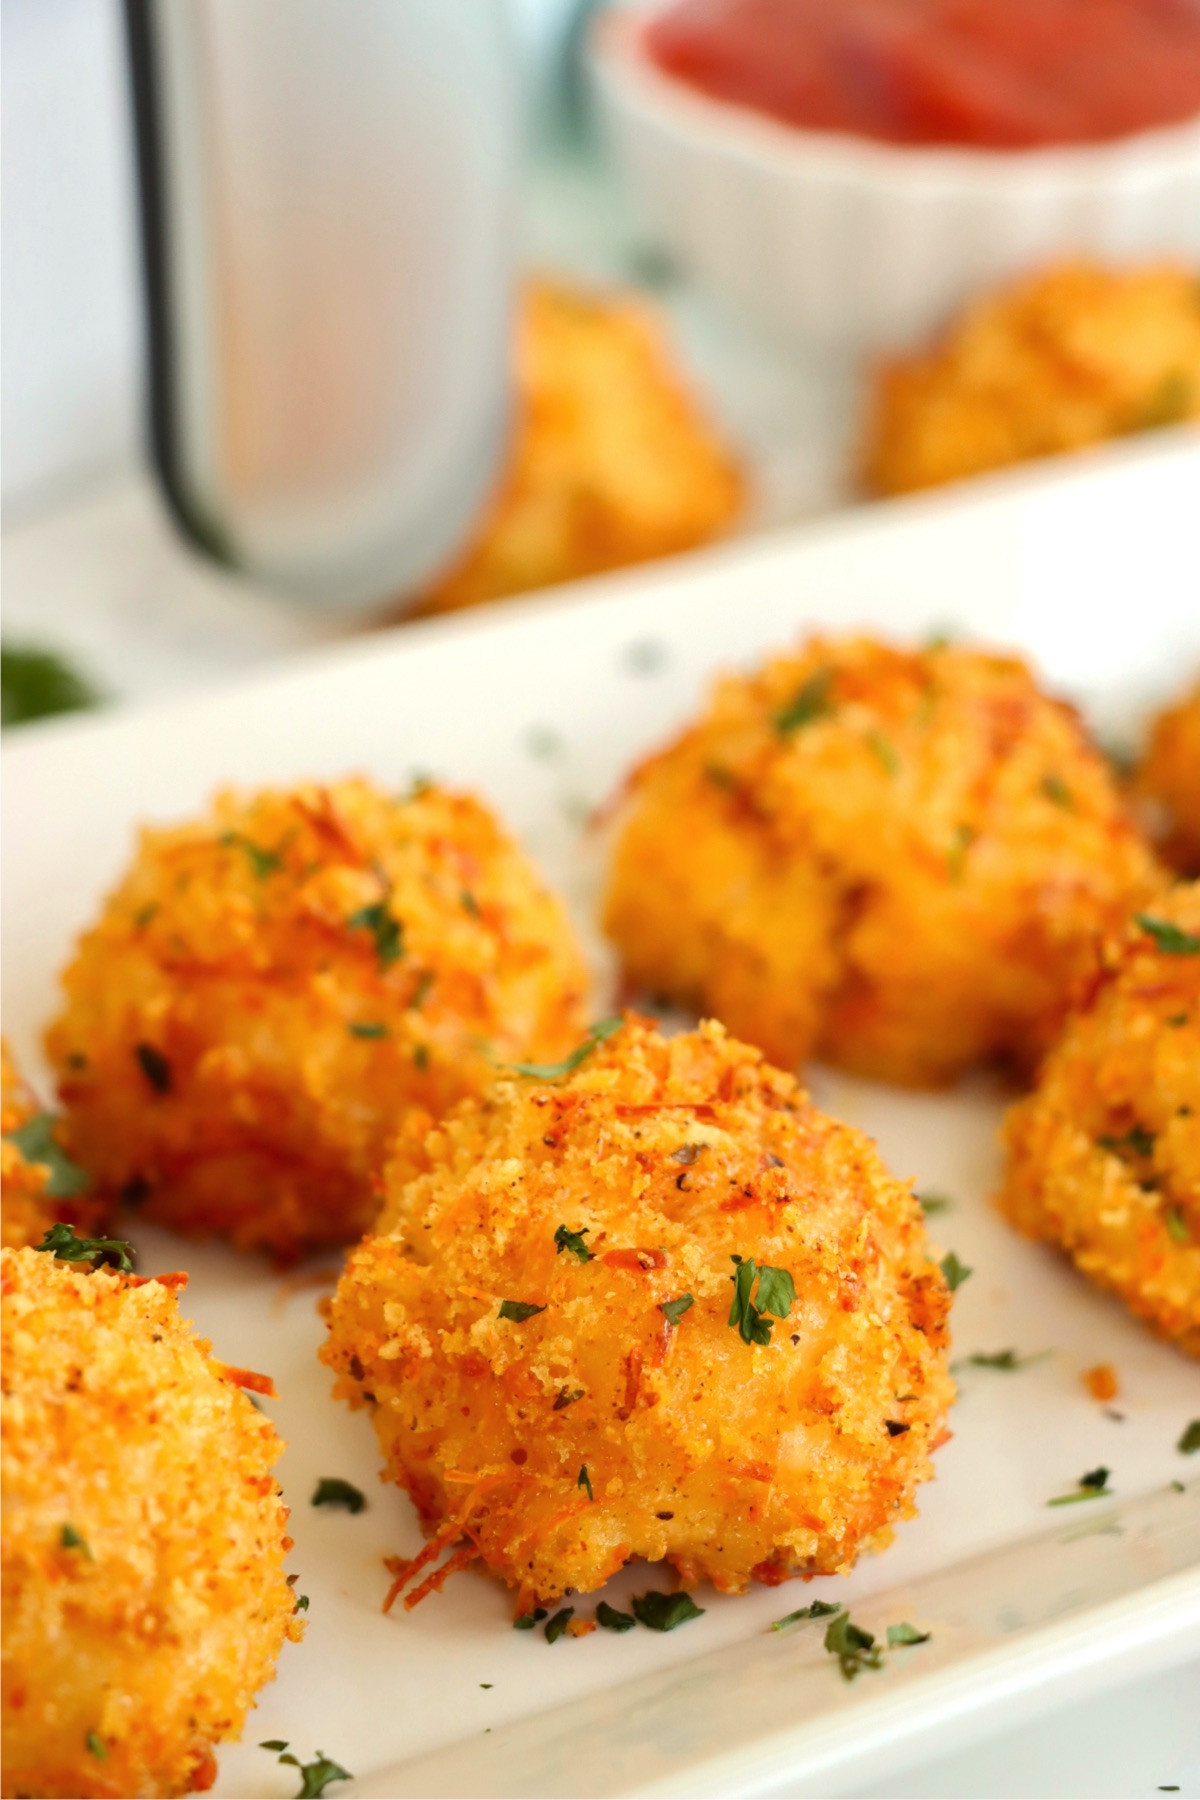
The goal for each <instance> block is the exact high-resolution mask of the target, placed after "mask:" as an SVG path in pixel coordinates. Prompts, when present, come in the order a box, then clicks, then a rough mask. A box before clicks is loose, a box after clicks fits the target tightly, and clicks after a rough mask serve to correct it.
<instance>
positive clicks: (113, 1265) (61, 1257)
mask: <svg viewBox="0 0 1200 1800" xmlns="http://www.w3.org/2000/svg"><path fill="white" fill-rule="evenodd" d="M37 1249H39V1250H48V1251H49V1252H50V1253H51V1255H52V1256H53V1257H54V1260H55V1261H56V1262H72V1263H74V1262H83V1263H91V1265H92V1269H93V1271H94V1270H96V1269H98V1268H101V1267H107V1268H110V1269H119V1270H120V1272H121V1274H122V1275H132V1273H133V1245H132V1244H130V1243H128V1242H127V1241H126V1240H125V1239H124V1238H81V1237H77V1236H76V1234H75V1227H74V1226H73V1225H63V1224H61V1223H60V1224H58V1225H52V1226H51V1227H50V1229H49V1231H48V1232H47V1233H46V1235H45V1237H44V1238H43V1239H42V1241H41V1243H40V1244H38V1245H37Z"/></svg>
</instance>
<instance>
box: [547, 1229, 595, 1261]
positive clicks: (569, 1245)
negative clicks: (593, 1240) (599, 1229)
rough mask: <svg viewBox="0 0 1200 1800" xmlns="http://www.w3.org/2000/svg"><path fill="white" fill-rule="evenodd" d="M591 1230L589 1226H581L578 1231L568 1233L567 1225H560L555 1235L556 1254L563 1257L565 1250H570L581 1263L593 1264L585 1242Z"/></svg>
mask: <svg viewBox="0 0 1200 1800" xmlns="http://www.w3.org/2000/svg"><path fill="white" fill-rule="evenodd" d="M590 1230H591V1227H590V1226H588V1225H583V1226H581V1227H580V1229H579V1230H578V1231H568V1230H567V1228H566V1226H565V1225H560V1226H559V1228H558V1230H557V1231H556V1232H555V1234H554V1249H555V1252H556V1254H557V1255H559V1256H561V1255H562V1253H563V1251H564V1250H569V1251H570V1252H571V1255H572V1256H577V1257H578V1258H579V1260H580V1262H582V1263H585V1262H591V1260H592V1253H591V1251H590V1250H589V1249H588V1247H587V1245H586V1244H585V1243H584V1241H583V1240H584V1238H585V1237H587V1235H588V1233H589V1231H590Z"/></svg>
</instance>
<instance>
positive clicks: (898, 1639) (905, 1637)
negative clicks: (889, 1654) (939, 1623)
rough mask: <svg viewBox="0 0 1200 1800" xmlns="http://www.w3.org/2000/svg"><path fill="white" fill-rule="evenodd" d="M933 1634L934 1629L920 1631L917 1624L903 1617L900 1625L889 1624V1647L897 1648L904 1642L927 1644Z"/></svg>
mask: <svg viewBox="0 0 1200 1800" xmlns="http://www.w3.org/2000/svg"><path fill="white" fill-rule="evenodd" d="M932 1636H933V1633H932V1631H918V1630H917V1628H916V1626H915V1625H910V1624H909V1623H908V1620H907V1619H902V1620H901V1621H900V1623H899V1625H889V1626H888V1628H887V1641H888V1649H889V1650H895V1649H897V1648H898V1647H899V1646H902V1645H904V1644H927V1643H928V1642H929V1640H930V1638H931V1637H932Z"/></svg>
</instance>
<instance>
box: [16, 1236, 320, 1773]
mask: <svg viewBox="0 0 1200 1800" xmlns="http://www.w3.org/2000/svg"><path fill="white" fill-rule="evenodd" d="M105 1241H106V1242H107V1241H108V1240H105ZM72 1248H78V1249H79V1251H80V1255H81V1258H82V1260H80V1261H76V1262H71V1263H67V1262H63V1261H57V1260H56V1259H55V1257H54V1255H53V1254H51V1253H48V1252H47V1253H40V1252H39V1251H37V1250H29V1249H26V1250H7V1249H6V1250H5V1251H4V1252H3V1259H2V1264H0V1274H2V1285H3V1309H2V1316H3V1352H4V1355H3V1392H4V1408H3V1450H4V1455H3V1555H2V1562H3V1606H4V1617H3V1707H2V1711H3V1725H4V1735H3V1752H2V1758H3V1791H4V1793H5V1795H21V1794H36V1795H44V1796H59V1795H61V1796H78V1795H97V1796H115V1795H126V1794H141V1795H175V1794H185V1793H188V1792H191V1791H192V1790H194V1789H204V1788H207V1787H210V1786H211V1785H212V1780H213V1777H214V1774H215V1772H216V1763H215V1760H214V1757H213V1748H214V1746H215V1745H216V1744H218V1743H219V1742H220V1741H221V1740H222V1739H225V1738H230V1737H237V1736H238V1735H240V1732H241V1729H242V1722H243V1720H244V1718H245V1715H246V1712H247V1709H248V1708H249V1707H251V1706H252V1705H253V1704H254V1697H255V1695H256V1694H257V1692H258V1690H259V1689H260V1688H261V1687H262V1686H263V1684H264V1683H265V1682H267V1681H270V1680H271V1679H272V1677H273V1675H274V1672H275V1660H276V1657H277V1656H278V1654H279V1651H280V1649H281V1648H282V1646H283V1644H284V1643H285V1641H287V1640H288V1639H289V1638H290V1639H293V1640H295V1639H297V1638H299V1636H300V1629H301V1627H300V1621H299V1618H298V1617H297V1613H296V1601H295V1597H294V1595H293V1593H292V1590H291V1588H290V1587H289V1586H288V1582H287V1579H286V1577H285V1575H284V1572H283V1559H284V1554H285V1552H286V1550H287V1549H288V1548H289V1545H290V1540H289V1538H288V1537H287V1535H286V1524H287V1508H286V1507H285V1506H284V1504H283V1501H282V1499H281V1497H280V1492H279V1488H278V1486H277V1484H276V1482H275V1480H274V1478H273V1477H272V1475H271V1466H272V1464H273V1463H274V1462H275V1461H276V1459H277V1457H278V1456H279V1454H280V1452H281V1450H282V1449H283V1445H282V1444H281V1443H280V1441H279V1439H278V1437H277V1436H276V1435H275V1431H274V1429H273V1427H272V1425H271V1423H270V1421H269V1420H268V1419H266V1418H264V1417H263V1416H262V1415H261V1414H260V1413H258V1412H257V1411H256V1410H255V1408H254V1407H253V1406H252V1405H251V1404H250V1402H249V1400H248V1399H247V1397H246V1395H245V1394H244V1393H243V1392H242V1391H241V1389H240V1385H239V1384H240V1383H253V1384H254V1385H258V1386H261V1387H264V1388H266V1389H267V1390H268V1391H269V1390H270V1384H269V1382H264V1381H263V1379H262V1378H261V1377H251V1376H248V1375H247V1374H246V1373H245V1372H243V1371H241V1370H231V1369H227V1368H226V1367H225V1366H224V1365H223V1364H221V1363H218V1362H214V1361H213V1359H212V1358H211V1356H210V1355H209V1346H208V1345H207V1344H206V1343H205V1342H204V1341H203V1340H201V1339H198V1338H196V1337H194V1336H193V1335H192V1332H191V1330H190V1329H189V1327H188V1326H187V1324H186V1323H185V1322H184V1321H183V1320H182V1319H181V1318H180V1316H179V1309H178V1304H177V1299H176V1290H177V1288H178V1287H179V1286H180V1285H181V1284H182V1282H184V1281H186V1276H175V1277H171V1276H165V1277H163V1278H162V1279H161V1280H154V1279H151V1280H143V1279H142V1278H140V1277H138V1276H130V1275H128V1274H121V1273H119V1272H116V1271H114V1270H112V1269H109V1268H96V1269H95V1271H94V1272H92V1270H91V1267H90V1264H91V1262H92V1261H93V1260H94V1257H93V1256H92V1255H91V1254H90V1253H89V1251H88V1244H87V1242H86V1241H85V1242H84V1243H83V1244H79V1245H68V1246H67V1252H68V1253H69V1252H70V1250H71V1249H72Z"/></svg>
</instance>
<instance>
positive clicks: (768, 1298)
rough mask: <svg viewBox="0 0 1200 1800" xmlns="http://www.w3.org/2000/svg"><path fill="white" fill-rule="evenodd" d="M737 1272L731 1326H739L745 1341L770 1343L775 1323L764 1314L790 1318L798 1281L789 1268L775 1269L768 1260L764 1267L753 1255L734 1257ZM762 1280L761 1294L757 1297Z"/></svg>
mask: <svg viewBox="0 0 1200 1800" xmlns="http://www.w3.org/2000/svg"><path fill="white" fill-rule="evenodd" d="M730 1260H731V1261H732V1262H733V1264H734V1265H735V1266H734V1272H733V1274H732V1275H731V1276H730V1277H729V1279H730V1281H732V1283H733V1305H732V1306H731V1307H730V1309H729V1320H728V1323H729V1324H730V1325H736V1326H737V1328H738V1330H739V1331H740V1332H741V1334H742V1342H743V1343H744V1344H769V1343H770V1341H771V1323H770V1320H769V1319H767V1318H766V1317H765V1316H764V1315H765V1314H767V1313H771V1314H773V1315H774V1317H775V1318H777V1319H786V1318H787V1316H788V1314H789V1312H790V1311H791V1310H792V1305H793V1303H794V1301H795V1298H796V1284H795V1282H794V1281H793V1280H792V1277H791V1276H790V1275H789V1273H788V1271H787V1270H786V1269H773V1268H771V1267H770V1266H769V1265H768V1264H766V1263H764V1264H763V1266H762V1268H761V1269H760V1268H759V1266H758V1264H757V1263H756V1262H755V1260H754V1258H753V1257H752V1256H748V1257H745V1258H742V1257H740V1256H734V1257H732V1258H731V1259H730ZM756 1280H757V1282H758V1294H757V1297H754V1296H753V1289H754V1283H755V1281H756Z"/></svg>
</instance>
